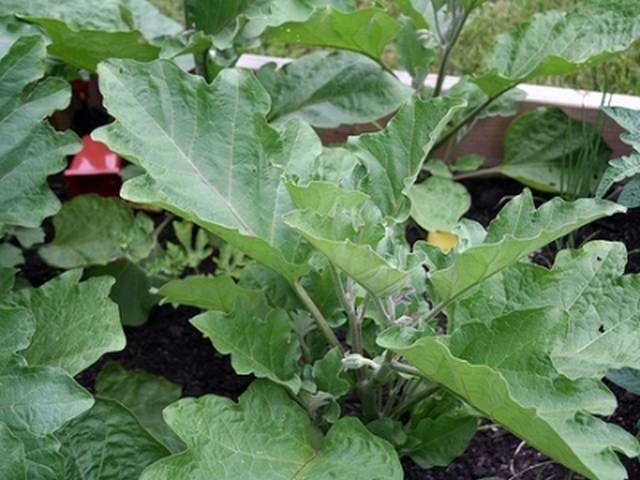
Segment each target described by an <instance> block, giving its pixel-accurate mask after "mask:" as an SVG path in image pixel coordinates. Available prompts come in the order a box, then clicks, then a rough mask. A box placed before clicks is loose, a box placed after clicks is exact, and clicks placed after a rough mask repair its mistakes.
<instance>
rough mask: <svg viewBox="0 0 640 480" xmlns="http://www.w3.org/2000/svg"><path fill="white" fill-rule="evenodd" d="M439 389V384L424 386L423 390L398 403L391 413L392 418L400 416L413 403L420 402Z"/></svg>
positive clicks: (411, 406)
mask: <svg viewBox="0 0 640 480" xmlns="http://www.w3.org/2000/svg"><path fill="white" fill-rule="evenodd" d="M439 389H440V387H439V386H436V385H434V386H432V387H428V388H425V389H424V390H422V391H420V392H418V393H417V394H416V395H415V396H413V397H411V398H409V399H407V400H406V401H405V402H403V403H401V404H400V405H398V407H397V408H396V409H395V410H394V412H393V413H392V415H391V416H392V418H398V417H400V416H402V414H403V413H405V412H407V411H409V410H411V409H412V408H413V407H414V406H415V405H417V404H418V403H420V402H422V401H423V400H426V399H427V398H429V397H430V396H431V395H433V394H434V393H436V392H437V391H438V390H439Z"/></svg>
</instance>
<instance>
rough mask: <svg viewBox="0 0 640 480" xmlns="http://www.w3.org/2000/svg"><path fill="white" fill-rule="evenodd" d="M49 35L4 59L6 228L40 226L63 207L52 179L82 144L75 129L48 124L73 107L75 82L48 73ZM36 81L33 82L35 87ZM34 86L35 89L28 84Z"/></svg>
mask: <svg viewBox="0 0 640 480" xmlns="http://www.w3.org/2000/svg"><path fill="white" fill-rule="evenodd" d="M45 59H46V50H45V42H44V39H42V38H41V37H37V36H29V37H22V38H19V39H18V40H16V41H15V43H13V44H12V45H11V47H10V49H9V51H8V52H7V53H6V54H5V55H4V56H3V57H2V58H0V77H1V78H2V88H1V89H0V137H2V138H3V139H4V140H3V142H2V144H1V145H0V226H2V225H19V226H25V227H36V226H39V225H40V222H41V221H42V220H43V219H44V218H45V217H47V216H49V215H52V214H54V213H55V212H56V211H57V210H58V209H59V208H60V202H59V201H58V199H57V197H56V196H55V195H54V194H53V192H52V191H51V190H50V189H49V186H48V185H47V182H46V178H47V176H48V175H51V174H54V173H56V172H59V171H60V170H62V169H63V168H64V166H65V164H66V163H65V156H66V155H70V154H72V153H75V152H76V151H78V150H79V148H80V143H79V142H78V139H77V137H76V136H75V135H74V134H72V133H68V132H66V133H63V134H61V133H56V132H55V131H54V130H53V128H52V127H51V126H49V125H47V124H45V123H44V122H43V120H44V119H45V118H46V117H47V116H48V115H51V114H52V113H53V112H54V111H55V110H60V109H62V108H64V107H66V106H67V104H68V103H69V99H70V91H69V86H68V84H67V83H66V82H63V81H62V80H59V79H55V78H48V79H46V80H43V81H41V82H40V83H36V84H35V85H31V84H33V83H34V82H37V81H38V80H40V79H41V78H42V77H43V76H44V74H45ZM30 85H31V86H30ZM28 86H29V88H27V87H28Z"/></svg>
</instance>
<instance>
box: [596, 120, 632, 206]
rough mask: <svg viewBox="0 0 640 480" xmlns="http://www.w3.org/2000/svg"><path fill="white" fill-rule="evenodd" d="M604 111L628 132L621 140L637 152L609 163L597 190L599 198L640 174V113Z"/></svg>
mask: <svg viewBox="0 0 640 480" xmlns="http://www.w3.org/2000/svg"><path fill="white" fill-rule="evenodd" d="M604 111H605V113H606V114H607V115H609V117H611V118H612V119H613V120H615V122H616V123H618V124H619V125H620V126H621V127H622V128H624V129H625V130H626V132H625V133H623V134H622V135H621V137H620V138H621V139H622V140H623V141H624V142H625V143H627V144H629V145H631V146H632V147H633V148H634V150H635V152H633V153H632V154H631V155H629V156H628V157H622V158H617V159H615V160H611V161H610V162H609V168H607V170H606V171H605V172H604V175H603V176H602V180H601V181H600V184H599V185H598V188H597V190H596V196H597V197H599V198H602V197H604V196H605V195H606V193H607V192H608V191H609V189H610V188H611V187H612V186H613V185H614V184H616V183H618V182H621V181H622V180H625V179H627V178H632V177H635V176H636V175H639V174H640V113H639V112H637V111H636V110H629V109H627V108H606V109H604ZM636 182H637V181H636Z"/></svg>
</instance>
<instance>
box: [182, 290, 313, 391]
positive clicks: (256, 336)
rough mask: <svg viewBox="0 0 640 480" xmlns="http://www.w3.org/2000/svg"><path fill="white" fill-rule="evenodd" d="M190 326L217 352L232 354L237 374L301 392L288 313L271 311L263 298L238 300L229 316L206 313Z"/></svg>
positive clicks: (297, 346)
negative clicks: (266, 379) (203, 336)
mask: <svg viewBox="0 0 640 480" xmlns="http://www.w3.org/2000/svg"><path fill="white" fill-rule="evenodd" d="M191 323H192V324H193V325H194V326H195V327H196V328H197V329H198V330H200V331H201V332H202V333H203V334H204V335H206V336H207V337H209V338H210V339H211V342H212V343H213V345H214V346H215V348H216V350H217V351H219V352H221V353H224V354H231V365H232V366H233V369H234V370H235V371H236V372H237V373H239V374H241V375H247V374H250V373H252V374H254V375H255V376H256V377H258V378H268V379H269V380H271V381H273V382H276V383H279V384H281V385H284V386H287V387H289V388H290V389H291V390H292V391H293V392H294V393H297V392H298V390H299V389H300V386H301V384H302V383H301V380H300V375H299V373H300V366H299V364H298V361H299V359H300V356H301V355H302V351H301V349H300V343H299V342H298V339H297V337H296V335H295V333H294V331H293V328H292V325H291V323H290V319H289V316H288V314H287V312H286V311H285V310H283V309H280V308H278V309H272V308H271V307H269V306H268V305H267V302H266V300H265V298H264V296H263V295H261V294H259V293H256V294H254V295H253V296H252V297H247V298H242V299H239V300H237V301H236V304H235V307H234V308H233V310H232V311H231V312H230V313H225V312H215V311H214V312H207V313H203V314H201V315H198V316H197V317H194V318H193V319H192V320H191Z"/></svg>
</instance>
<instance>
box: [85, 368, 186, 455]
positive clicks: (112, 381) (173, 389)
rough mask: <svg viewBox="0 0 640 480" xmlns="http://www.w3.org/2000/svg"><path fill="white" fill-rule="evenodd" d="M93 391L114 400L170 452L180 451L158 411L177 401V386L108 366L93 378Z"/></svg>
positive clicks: (160, 379)
mask: <svg viewBox="0 0 640 480" xmlns="http://www.w3.org/2000/svg"><path fill="white" fill-rule="evenodd" d="M95 389H96V394H97V395H99V396H100V397H101V398H108V399H111V400H116V401H118V402H119V403H121V404H122V405H124V406H125V407H126V408H128V409H129V410H130V411H131V412H132V413H133V414H134V415H135V417H136V418H137V419H138V421H139V422H140V424H141V425H142V426H144V427H145V428H146V429H147V430H148V431H149V432H150V433H151V434H152V435H153V436H154V437H155V438H156V439H158V440H159V441H160V442H161V443H162V444H163V445H165V446H166V447H167V448H168V449H169V450H171V451H172V452H177V451H179V450H182V449H183V448H184V444H183V443H182V442H181V441H180V439H179V438H178V437H177V436H176V435H175V433H173V431H172V430H171V429H170V428H169V427H168V426H167V424H166V423H165V422H164V420H163V418H162V410H163V409H164V408H165V407H167V406H168V405H169V404H171V403H173V402H175V401H176V400H178V399H179V398H180V397H181V395H182V388H181V387H180V386H179V385H175V384H173V383H171V382H169V381H168V380H165V379H164V378H161V377H156V376H154V375H151V374H149V373H147V372H145V371H142V370H125V369H124V368H122V367H121V366H120V365H119V364H117V363H108V364H107V365H105V367H104V368H103V369H102V371H101V372H100V374H99V375H98V377H97V378H96V386H95Z"/></svg>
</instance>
